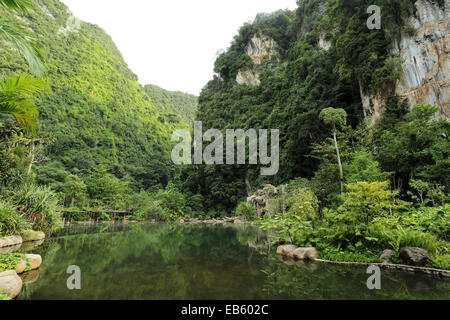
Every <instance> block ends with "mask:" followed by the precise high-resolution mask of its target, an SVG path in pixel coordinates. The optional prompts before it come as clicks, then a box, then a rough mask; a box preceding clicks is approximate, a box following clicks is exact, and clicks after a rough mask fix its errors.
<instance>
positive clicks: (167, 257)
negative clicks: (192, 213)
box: [18, 224, 450, 300]
mask: <svg viewBox="0 0 450 320" xmlns="http://www.w3.org/2000/svg"><path fill="white" fill-rule="evenodd" d="M269 249H270V248H269V247H268V241H267V239H266V237H265V234H264V233H263V232H261V231H260V230H257V229H255V228H252V227H243V226H242V227H224V226H195V225H185V226H178V225H152V224H148V225H122V224H119V225H117V224H116V225H94V226H72V227H69V228H65V229H63V230H62V231H60V232H59V233H58V234H56V235H55V237H53V238H51V239H48V240H46V241H45V242H44V244H43V245H41V246H40V247H37V248H36V249H34V250H31V251H30V250H28V252H32V253H38V254H41V255H42V258H43V263H42V266H41V268H40V270H39V271H36V272H32V273H29V274H27V275H26V277H25V280H26V281H31V282H30V283H27V284H25V285H24V288H23V290H22V292H21V294H20V296H19V297H18V299H32V300H35V299H94V300H96V299H133V300H142V299H194V300H195V299H207V300H214V299H231V300H238V299H239V300H240V299H320V300H321V299H450V283H449V282H446V281H443V280H440V279H435V278H431V277H428V276H425V275H423V276H422V275H417V274H409V273H402V272H387V271H382V277H381V286H382V288H381V290H369V289H368V288H367V286H366V281H367V278H368V277H369V275H367V274H366V270H365V269H364V268H355V267H342V266H336V265H328V264H307V265H305V264H301V263H296V264H292V262H290V263H289V264H287V263H285V262H282V261H280V260H278V258H277V257H276V256H275V255H274V254H273V253H270V252H273V248H272V251H269ZM70 265H77V266H79V267H80V269H81V290H69V289H68V288H67V285H66V282H67V279H68V277H69V276H70V275H69V274H67V273H66V271H67V268H68V267H69V266H70Z"/></svg>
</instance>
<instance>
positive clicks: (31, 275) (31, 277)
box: [19, 270, 40, 284]
mask: <svg viewBox="0 0 450 320" xmlns="http://www.w3.org/2000/svg"><path fill="white" fill-rule="evenodd" d="M39 274H40V271H39V270H32V271H30V272H25V273H22V274H19V277H20V278H21V279H22V283H23V284H29V283H34V282H36V281H37V280H38V279H39Z"/></svg>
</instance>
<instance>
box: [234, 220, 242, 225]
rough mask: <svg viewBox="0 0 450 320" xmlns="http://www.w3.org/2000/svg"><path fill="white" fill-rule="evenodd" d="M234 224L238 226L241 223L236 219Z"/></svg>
mask: <svg viewBox="0 0 450 320" xmlns="http://www.w3.org/2000/svg"><path fill="white" fill-rule="evenodd" d="M233 223H234V224H240V223H242V221H241V220H239V219H236V220H234V222H233Z"/></svg>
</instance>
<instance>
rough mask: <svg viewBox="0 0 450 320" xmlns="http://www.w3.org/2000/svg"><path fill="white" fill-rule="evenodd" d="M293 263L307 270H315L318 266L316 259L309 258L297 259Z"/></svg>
mask: <svg viewBox="0 0 450 320" xmlns="http://www.w3.org/2000/svg"><path fill="white" fill-rule="evenodd" d="M295 265H296V266H297V267H300V268H304V269H307V270H311V271H315V270H317V269H318V268H319V263H318V262H316V261H309V260H298V261H296V262H295Z"/></svg>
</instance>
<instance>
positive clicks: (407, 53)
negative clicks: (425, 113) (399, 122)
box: [361, 0, 450, 125]
mask: <svg viewBox="0 0 450 320" xmlns="http://www.w3.org/2000/svg"><path fill="white" fill-rule="evenodd" d="M449 3H450V2H449V1H445V2H444V6H445V7H444V8H442V7H440V6H439V5H438V4H437V3H436V2H435V3H432V2H430V1H429V0H418V1H416V2H415V6H416V9H417V13H416V15H415V16H413V17H411V18H410V20H409V24H410V25H411V26H413V27H414V28H415V29H416V33H415V35H413V36H411V35H408V34H402V35H401V36H400V38H399V39H395V40H394V41H393V43H392V47H393V49H392V50H391V54H392V55H393V56H398V57H400V58H402V59H404V60H405V63H404V64H403V74H402V76H401V79H400V81H398V83H397V84H396V88H395V92H396V94H398V95H399V96H401V97H404V98H406V99H408V100H409V102H410V105H411V106H412V105H415V104H420V103H427V104H431V105H438V106H439V107H440V111H439V112H438V113H437V114H436V115H435V118H446V119H449V118H450V86H449V75H450V60H449V55H450V39H449V34H450V9H449ZM361 98H362V103H363V107H364V115H365V117H366V119H367V120H368V122H369V124H370V125H373V124H374V123H375V121H376V120H377V119H378V118H379V117H380V116H381V114H383V99H382V97H380V96H376V97H372V96H366V95H365V94H364V93H363V92H361Z"/></svg>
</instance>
